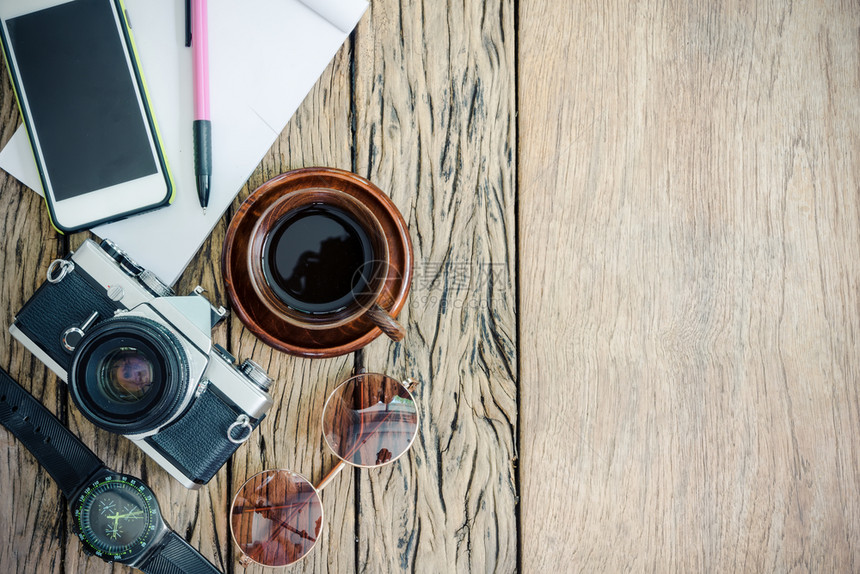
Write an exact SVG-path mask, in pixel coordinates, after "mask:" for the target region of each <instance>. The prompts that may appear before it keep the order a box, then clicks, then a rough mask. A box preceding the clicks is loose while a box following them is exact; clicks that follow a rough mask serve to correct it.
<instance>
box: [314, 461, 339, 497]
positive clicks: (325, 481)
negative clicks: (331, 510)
mask: <svg viewBox="0 0 860 574" xmlns="http://www.w3.org/2000/svg"><path fill="white" fill-rule="evenodd" d="M344 466H345V465H344V463H343V461H342V460H340V459H338V461H337V464H336V465H334V468H332V469H331V470H330V471H329V473H328V474H327V475H326V476H325V478H324V479H322V480H321V481H320V483H319V484H318V485H317V486H316V489H317V492H319V491H321V490H322V489H323V488H325V487H326V486H328V483H330V482H331V481H332V480H334V477H336V476H337V475H338V474H340V471H341V470H343V467H344Z"/></svg>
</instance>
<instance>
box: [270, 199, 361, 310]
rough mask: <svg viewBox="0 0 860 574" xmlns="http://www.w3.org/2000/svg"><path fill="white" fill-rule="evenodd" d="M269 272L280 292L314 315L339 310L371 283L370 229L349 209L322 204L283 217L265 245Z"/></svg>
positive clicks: (290, 302)
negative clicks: (368, 272) (368, 273)
mask: <svg viewBox="0 0 860 574" xmlns="http://www.w3.org/2000/svg"><path fill="white" fill-rule="evenodd" d="M262 255H263V262H262V263H263V272H264V275H265V278H266V282H267V283H268V284H269V286H270V287H271V288H272V290H273V291H274V293H275V295H276V296H277V297H278V298H279V299H281V301H283V302H284V303H285V304H287V305H289V306H290V307H291V308H293V309H295V310H297V311H300V312H303V313H310V314H324V313H333V312H336V311H339V310H341V309H344V308H346V307H347V306H349V305H350V304H352V303H353V302H354V299H355V294H356V293H361V292H362V291H363V290H365V289H366V288H367V279H366V278H365V277H364V274H363V273H362V269H365V268H367V267H368V264H369V263H370V262H371V261H372V260H373V246H372V243H371V241H370V238H369V237H368V235H367V232H366V231H365V230H364V229H363V228H362V227H361V226H360V225H359V224H358V222H357V221H355V219H353V218H352V216H350V215H349V214H348V213H346V212H345V211H343V210H341V209H339V208H337V207H334V206H331V205H326V204H322V203H316V204H313V205H309V206H307V207H303V208H299V209H296V210H294V211H292V212H289V213H287V214H286V215H284V217H283V218H281V220H280V221H278V222H277V223H276V224H275V226H274V228H273V229H272V231H271V232H270V234H269V237H268V239H267V240H266V243H265V245H264V247H263V254H262Z"/></svg>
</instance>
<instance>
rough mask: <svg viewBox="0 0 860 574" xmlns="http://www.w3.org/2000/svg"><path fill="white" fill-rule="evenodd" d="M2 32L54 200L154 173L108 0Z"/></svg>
mask: <svg viewBox="0 0 860 574" xmlns="http://www.w3.org/2000/svg"><path fill="white" fill-rule="evenodd" d="M6 27H7V29H8V31H9V42H10V44H11V46H12V49H13V51H14V54H15V59H16V64H17V67H18V70H19V74H20V77H21V83H22V84H23V91H24V93H25V95H26V106H27V107H28V108H29V110H30V115H31V116H32V119H33V124H34V127H35V131H36V134H37V137H38V140H39V147H40V149H41V152H42V156H43V158H44V166H45V169H46V170H47V172H48V173H47V175H48V178H49V180H50V182H51V188H52V191H53V195H54V197H55V198H56V200H58V201H62V200H64V199H69V198H71V197H76V196H79V195H82V194H85V193H88V192H91V191H94V190H97V189H101V188H105V187H109V186H112V185H116V184H119V183H124V182H127V181H131V180H134V179H138V178H140V177H144V176H148V175H152V174H154V173H157V167H156V157H155V155H154V150H153V148H152V145H151V143H150V139H149V136H148V131H147V124H146V121H147V120H146V116H145V115H144V112H143V110H142V108H141V106H140V104H139V103H138V102H139V100H138V97H137V94H136V90H135V85H134V83H133V78H132V75H131V70H130V69H129V66H128V64H127V61H126V56H125V51H124V48H123V41H122V39H121V37H120V30H119V29H118V28H117V24H116V19H115V17H114V14H113V10H112V8H111V5H110V2H109V0H75V1H73V2H68V3H66V4H61V5H58V6H54V7H51V8H46V9H44V10H39V11H38V12H32V13H30V14H26V15H23V16H19V17H16V18H12V19H10V20H7V21H6Z"/></svg>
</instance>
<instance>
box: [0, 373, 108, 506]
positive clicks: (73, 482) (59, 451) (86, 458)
mask: <svg viewBox="0 0 860 574" xmlns="http://www.w3.org/2000/svg"><path fill="white" fill-rule="evenodd" d="M0 423H2V424H3V426H4V427H6V428H7V429H9V431H11V432H12V434H13V435H15V436H16V437H17V438H18V440H19V441H21V444H23V445H24V446H25V447H27V449H28V450H29V451H30V452H31V453H33V456H35V457H36V460H38V461H39V464H41V465H42V466H43V467H44V468H45V470H47V471H48V474H50V475H51V477H52V478H53V479H54V480H55V481H56V482H57V484H58V485H59V486H60V490H62V491H63V494H64V495H65V497H66V499H67V500H71V498H72V497H73V496H74V495H75V493H76V492H77V491H78V490H80V489H81V487H83V486H84V485H85V484H86V483H87V480H88V479H89V478H90V477H91V476H93V475H94V474H96V473H97V472H100V471H101V470H102V469H103V468H104V465H103V464H102V461H101V460H99V458H98V457H97V456H96V455H95V454H94V453H93V451H91V450H90V449H88V448H87V447H86V445H84V443H82V442H81V441H80V440H79V439H78V437H76V436H75V435H73V434H72V433H71V432H70V431H69V429H67V428H66V427H65V426H63V423H61V422H60V421H59V419H57V417H55V416H54V415H53V414H51V412H50V411H48V409H46V408H45V407H44V406H43V405H42V404H41V403H40V402H39V401H37V400H36V399H35V398H34V397H33V395H31V394H30V393H28V392H27V391H26V390H24V388H23V387H22V386H21V385H19V384H18V383H17V382H15V380H14V379H12V377H10V376H9V374H8V373H7V372H6V371H4V370H3V369H0Z"/></svg>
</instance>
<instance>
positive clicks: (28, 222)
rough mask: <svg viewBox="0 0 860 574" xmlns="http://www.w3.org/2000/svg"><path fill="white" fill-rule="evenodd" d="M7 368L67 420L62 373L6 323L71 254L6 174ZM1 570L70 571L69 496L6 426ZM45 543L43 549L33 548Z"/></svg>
mask: <svg viewBox="0 0 860 574" xmlns="http://www.w3.org/2000/svg"><path fill="white" fill-rule="evenodd" d="M0 121H2V123H0V146H2V145H5V144H6V142H7V141H8V140H9V138H10V137H12V134H13V133H14V131H15V129H16V128H17V127H18V125H19V124H20V115H19V112H18V106H17V104H16V102H15V97H14V94H13V92H12V86H11V84H10V83H9V76H8V75H7V74H5V73H4V74H3V75H2V79H0ZM0 229H2V230H3V233H2V238H3V240H2V241H0V278H2V281H0V322H2V325H3V327H2V328H0V349H2V353H0V367H2V368H4V369H5V370H6V371H7V372H9V374H10V375H11V376H12V377H13V378H14V379H15V380H17V381H19V382H20V384H21V386H23V387H24V388H25V389H27V390H28V391H29V392H30V393H32V394H33V395H34V396H35V397H36V398H38V399H39V400H40V401H41V402H42V403H43V404H44V405H45V407H46V408H47V409H48V410H50V411H51V412H53V413H55V414H57V413H59V416H60V417H61V418H63V417H65V413H64V412H63V411H64V407H65V397H64V396H63V394H62V393H61V392H60V389H59V386H58V385H59V384H61V383H58V381H57V380H56V378H55V377H54V375H53V374H52V373H51V372H50V371H49V370H48V369H47V368H46V367H44V366H43V365H42V364H41V363H40V362H39V360H38V359H35V358H34V357H33V356H32V355H30V353H29V352H28V351H26V350H24V348H23V347H21V345H19V344H18V343H17V342H15V341H14V340H13V339H12V336H11V335H10V334H9V331H8V329H7V328H6V327H5V326H7V325H9V324H10V323H11V322H12V318H13V317H14V315H15V313H17V312H18V309H20V307H21V305H22V304H23V303H24V301H26V300H27V299H28V298H29V297H30V296H31V295H32V294H33V292H34V291H35V290H36V288H37V287H38V286H39V285H40V284H41V282H42V281H41V278H42V277H44V276H45V272H46V271H47V270H48V265H49V264H50V262H51V260H53V259H54V258H55V257H57V255H59V254H61V253H62V251H63V242H62V240H60V239H58V238H57V236H56V235H55V234H54V231H53V229H51V224H50V220H49V218H48V214H47V211H46V210H45V206H44V202H43V201H42V198H41V197H39V196H37V195H36V194H34V193H33V192H32V191H30V190H29V189H27V188H25V187H24V186H23V185H21V184H20V183H19V182H17V181H16V180H15V179H13V178H12V177H11V176H10V175H8V174H6V173H5V172H0ZM0 485H2V488H0V491H2V493H3V494H2V496H0V517H2V519H0V565H2V567H0V570H2V571H4V572H51V573H60V572H62V571H63V570H62V563H63V559H64V558H65V540H66V530H65V526H66V525H65V518H66V514H67V512H66V505H65V500H64V499H63V497H62V495H61V494H60V490H59V489H58V488H56V487H55V486H54V484H53V479H52V478H51V477H50V475H49V474H48V473H47V472H45V471H43V470H41V467H40V466H39V463H38V462H36V459H35V457H33V456H32V455H31V454H30V453H29V452H28V451H27V450H26V449H23V448H21V447H20V444H19V443H18V441H17V439H15V438H14V437H13V436H12V435H11V434H10V433H7V432H6V431H5V429H2V430H0ZM22 501H23V502H25V503H24V504H22ZM33 548H38V549H39V551H38V552H33V551H32V549H33Z"/></svg>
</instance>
